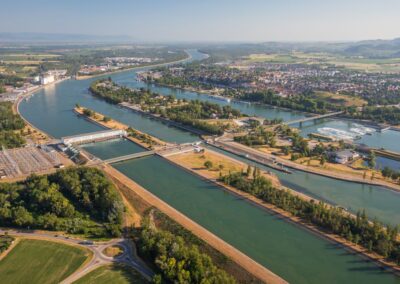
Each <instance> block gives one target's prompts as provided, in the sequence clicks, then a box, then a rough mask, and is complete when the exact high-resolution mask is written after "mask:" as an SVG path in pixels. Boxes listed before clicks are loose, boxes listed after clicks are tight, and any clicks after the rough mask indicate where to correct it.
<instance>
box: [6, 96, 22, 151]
mask: <svg viewBox="0 0 400 284" xmlns="http://www.w3.org/2000/svg"><path fill="white" fill-rule="evenodd" d="M24 127H25V122H24V120H23V119H22V118H21V117H20V116H19V115H18V114H14V113H13V111H12V103H11V102H0V145H1V146H4V147H5V148H16V147H21V146H23V145H24V144H25V139H24V138H23V137H22V136H21V135H20V133H18V132H16V130H22V129H23V128H24Z"/></svg>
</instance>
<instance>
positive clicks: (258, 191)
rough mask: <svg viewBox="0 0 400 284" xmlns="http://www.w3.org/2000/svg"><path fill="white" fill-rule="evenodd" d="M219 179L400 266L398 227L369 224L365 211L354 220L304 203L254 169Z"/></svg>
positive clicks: (310, 203) (345, 215) (321, 205)
mask: <svg viewBox="0 0 400 284" xmlns="http://www.w3.org/2000/svg"><path fill="white" fill-rule="evenodd" d="M249 168H250V167H249ZM220 180H221V181H222V182H224V183H225V184H227V185H230V186H233V187H235V188H237V189H239V190H242V191H244V192H247V193H250V194H252V195H254V196H256V197H258V198H260V199H261V200H263V201H266V202H268V203H270V204H273V205H275V206H277V207H279V208H281V209H283V210H285V211H287V212H290V213H291V214H292V215H293V216H296V217H300V218H302V219H303V220H305V221H307V222H310V223H312V224H314V225H316V226H318V227H319V228H321V229H323V230H324V231H329V232H331V233H334V234H337V235H340V236H342V237H344V238H346V239H347V240H349V241H351V242H353V243H355V244H359V245H361V246H363V247H365V248H367V249H368V250H369V251H373V252H376V253H378V254H380V255H382V256H384V257H385V258H387V259H389V260H391V261H394V262H396V263H400V242H399V241H398V228H397V227H393V226H390V225H386V226H383V225H382V224H381V223H380V222H378V221H376V220H375V221H373V222H370V221H369V220H368V218H367V216H366V214H365V212H362V213H361V212H359V213H357V217H356V218H354V217H352V216H350V215H349V214H347V213H346V212H343V209H340V208H334V207H330V206H327V205H326V204H324V203H323V202H319V203H315V202H314V201H313V200H311V201H306V200H303V199H301V198H299V197H298V196H295V195H293V194H292V193H290V192H289V191H287V190H282V189H278V188H276V187H274V186H273V185H272V183H271V181H270V180H268V179H267V178H265V177H264V176H262V175H261V174H260V171H259V170H258V169H254V170H253V174H251V169H250V170H248V171H247V173H243V172H234V173H229V174H227V175H225V176H222V177H220Z"/></svg>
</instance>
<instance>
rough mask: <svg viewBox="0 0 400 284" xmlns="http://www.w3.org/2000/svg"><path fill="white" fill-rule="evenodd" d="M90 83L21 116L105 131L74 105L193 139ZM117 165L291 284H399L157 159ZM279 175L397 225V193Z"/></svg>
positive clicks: (102, 146)
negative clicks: (95, 92)
mask: <svg viewBox="0 0 400 284" xmlns="http://www.w3.org/2000/svg"><path fill="white" fill-rule="evenodd" d="M191 53H192V55H193V56H194V59H201V57H202V56H201V54H199V53H198V52H197V53H196V52H195V51H191ZM112 77H113V79H115V80H116V81H117V82H118V83H122V84H126V85H129V84H128V82H135V77H136V75H135V73H134V72H133V71H125V72H122V73H118V74H114V75H112ZM93 80H94V79H89V80H82V81H75V80H68V81H65V82H63V83H60V84H58V85H56V86H51V87H49V88H45V89H44V90H42V91H40V92H38V93H37V94H35V95H34V96H33V97H31V98H30V99H29V100H27V101H23V102H22V103H21V105H20V107H19V110H20V112H21V114H22V115H23V116H24V117H25V118H26V119H28V120H29V121H30V122H31V123H32V124H34V125H35V126H37V127H38V128H40V129H42V130H44V131H45V132H47V133H49V134H50V135H52V136H54V137H62V136H67V135H73V134H78V133H85V132H92V131H98V130H101V129H102V128H101V127H100V126H98V125H94V124H92V123H90V122H88V121H87V120H85V119H82V118H79V117H77V116H76V115H75V114H74V113H73V112H72V108H73V107H74V105H75V104H76V103H79V104H80V105H83V106H86V107H90V108H92V109H94V110H96V111H98V112H101V113H103V114H106V115H108V116H110V117H112V118H114V119H117V120H119V121H121V122H123V123H126V124H128V125H132V126H133V127H135V128H137V129H139V130H141V131H144V132H147V133H150V134H152V135H155V136H157V137H160V138H161V139H164V140H166V141H170V142H188V141H195V140H198V137H197V136H195V135H192V134H190V133H187V132H185V131H182V130H179V129H176V128H173V127H169V126H167V125H164V124H162V123H160V122H159V121H156V120H152V119H149V118H147V117H143V116H141V115H139V114H136V113H134V112H132V111H129V110H126V109H123V108H120V107H118V106H114V105H110V104H108V103H106V102H104V101H101V100H98V99H96V98H94V97H93V96H91V95H90V94H89V93H88V91H87V88H88V86H89V84H90V82H92V81H93ZM130 84H133V83H130ZM135 84H136V83H135ZM137 84H139V83H137ZM163 89H165V88H163ZM169 92H171V93H173V92H174V91H172V90H170V91H169ZM180 95H182V94H181V93H180ZM189 95H190V94H189ZM244 107H246V106H243V108H244ZM252 111H253V110H252ZM257 111H259V112H264V113H265V114H268V115H270V116H278V117H282V116H284V117H287V116H289V117H288V118H290V119H291V118H295V117H299V116H301V114H299V113H293V112H288V111H282V110H277V109H271V108H264V109H257ZM266 116H267V115H266ZM84 148H85V149H86V150H88V151H89V152H91V153H93V154H95V155H96V156H99V157H100V158H111V157H115V156H120V155H125V154H128V153H135V152H140V151H143V149H142V148H141V147H139V146H137V145H135V144H133V143H131V142H128V141H125V140H122V141H121V140H113V141H107V142H102V143H96V144H89V145H85V146H84ZM114 166H115V167H116V168H117V169H119V170H120V171H121V172H123V173H125V174H126V175H127V176H129V177H131V178H132V179H134V180H135V181H137V182H138V183H140V184H141V185H143V186H144V187H145V188H147V189H148V190H149V191H151V192H153V193H154V194H156V195H157V196H159V197H160V198H161V199H163V200H164V201H166V202H168V203H169V204H171V205H172V206H173V207H175V208H176V209H178V210H179V211H181V212H182V213H184V214H185V215H187V216H188V217H190V218H192V219H193V220H195V221H196V222H198V223H199V224H201V225H202V226H204V227H206V228H207V229H209V230H210V231H211V232H213V233H215V234H216V235H218V236H220V237H221V238H222V239H224V240H226V241H227V242H229V243H231V244H232V245H234V246H235V247H237V248H238V249H240V250H241V251H243V252H244V253H246V254H247V255H249V256H250V257H252V258H253V259H255V260H256V261H258V262H259V263H261V264H262V265H265V266H266V267H267V268H269V269H271V270H272V271H273V272H275V273H277V274H279V275H280V276H282V277H283V278H285V279H286V280H289V281H290V282H292V283H400V278H398V277H395V276H393V275H392V274H390V273H387V272H384V271H382V270H380V269H379V268H378V267H377V266H376V265H374V264H372V263H368V262H367V261H366V260H365V259H363V258H361V257H359V256H356V255H353V254H351V253H349V252H348V251H346V250H344V249H343V248H340V247H338V246H336V245H334V244H331V243H329V242H328V241H325V240H323V239H322V238H320V237H317V236H314V235H313V234H311V233H309V232H307V231H305V230H304V229H302V228H299V227H297V226H295V225H292V224H290V223H287V222H286V221H283V220H280V219H279V218H277V217H276V216H274V215H272V214H270V213H268V212H266V211H265V210H262V209H260V208H258V207H256V206H253V205H252V204H250V203H248V202H246V201H243V200H241V199H240V198H237V197H235V196H233V195H231V194H229V193H227V192H225V191H224V190H222V189H220V188H218V187H216V186H214V185H211V184H209V183H207V182H205V181H203V180H202V179H200V178H198V177H196V176H193V175H192V174H189V173H187V172H186V171H184V170H182V169H180V168H177V167H175V166H173V165H171V164H170V163H168V162H166V161H165V160H162V159H161V158H157V157H148V158H142V159H137V160H133V161H128V162H125V163H120V164H116V165H114ZM277 174H278V175H279V177H280V179H281V181H282V183H283V184H285V185H288V186H290V187H292V188H293V189H295V190H298V191H302V192H305V193H307V194H309V195H311V196H314V197H316V198H320V199H322V200H326V201H328V202H330V203H333V204H339V205H341V206H343V207H347V208H349V209H351V210H353V211H356V210H358V209H362V208H365V209H366V210H367V213H368V214H369V215H371V216H376V217H378V218H380V219H381V220H384V221H385V222H391V223H400V206H399V204H400V203H399V202H400V194H399V193H396V192H392V191H389V190H386V189H383V188H381V187H376V186H362V185H359V184H355V183H350V182H340V181H337V180H334V179H330V178H325V177H320V176H316V175H313V174H305V173H302V172H294V174H292V175H286V174H282V173H277Z"/></svg>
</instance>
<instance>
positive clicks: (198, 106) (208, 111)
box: [161, 100, 241, 135]
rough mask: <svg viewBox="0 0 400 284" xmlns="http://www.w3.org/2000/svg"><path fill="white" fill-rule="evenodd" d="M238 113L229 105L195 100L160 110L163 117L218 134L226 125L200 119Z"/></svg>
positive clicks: (225, 116)
mask: <svg viewBox="0 0 400 284" xmlns="http://www.w3.org/2000/svg"><path fill="white" fill-rule="evenodd" d="M240 115H241V114H240V112H239V111H238V110H236V109H233V108H231V107H230V106H224V107H221V106H219V105H217V104H213V103H209V102H201V101H197V100H195V101H190V102H189V103H188V104H185V105H182V106H176V107H171V108H167V109H165V110H164V111H161V116H163V117H165V118H168V119H170V120H173V121H176V122H179V123H182V124H185V125H188V126H191V127H193V128H196V129H200V130H203V131H205V132H208V133H210V134H218V135H221V134H223V133H224V130H225V129H226V127H227V126H226V125H224V124H223V123H215V124H211V123H208V122H205V121H202V119H212V118H220V119H227V118H235V117H239V116H240Z"/></svg>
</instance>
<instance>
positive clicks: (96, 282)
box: [74, 265, 149, 284]
mask: <svg viewBox="0 0 400 284" xmlns="http://www.w3.org/2000/svg"><path fill="white" fill-rule="evenodd" d="M103 283H104V284H108V283H113V284H129V283H137V284H142V283H143V284H144V283H149V282H148V281H146V280H145V279H144V278H143V277H142V276H141V275H140V274H139V273H138V272H137V271H136V270H134V269H133V268H130V267H127V266H123V265H106V266H102V267H99V268H97V269H95V270H93V271H92V272H89V273H88V274H86V275H85V276H83V277H82V278H81V279H79V280H78V281H76V282H74V284H103Z"/></svg>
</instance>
